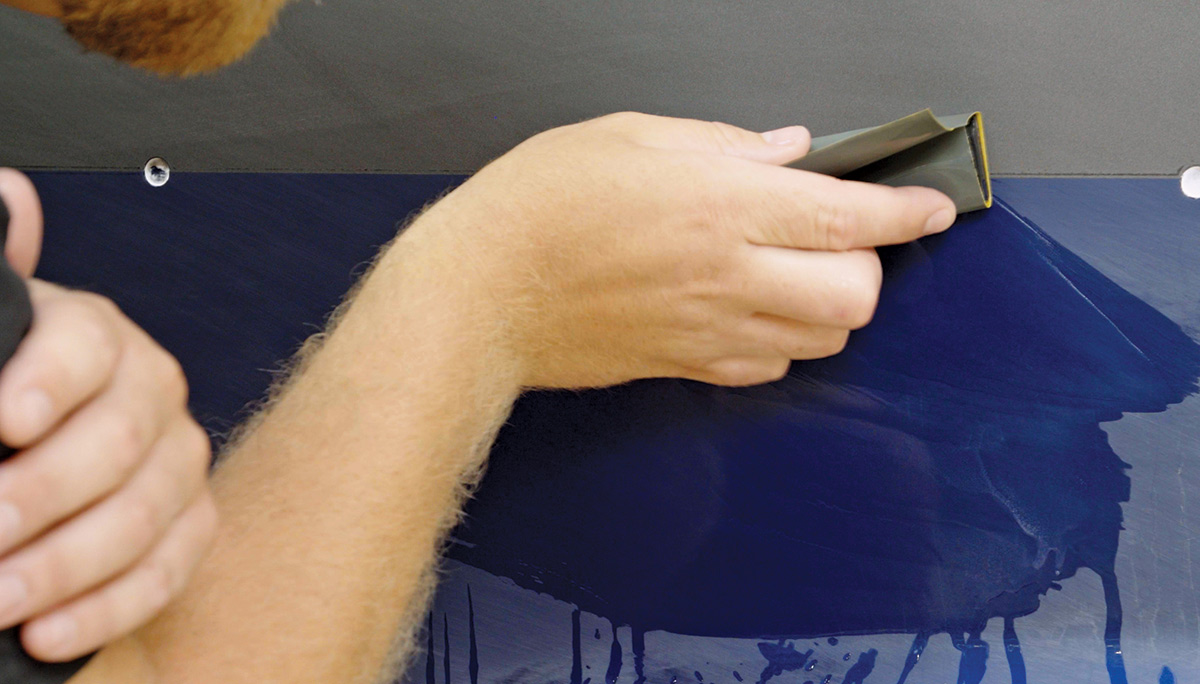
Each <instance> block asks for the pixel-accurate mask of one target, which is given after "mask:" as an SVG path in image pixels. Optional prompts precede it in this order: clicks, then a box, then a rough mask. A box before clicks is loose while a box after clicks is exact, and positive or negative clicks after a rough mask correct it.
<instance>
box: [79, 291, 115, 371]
mask: <svg viewBox="0 0 1200 684" xmlns="http://www.w3.org/2000/svg"><path fill="white" fill-rule="evenodd" d="M84 297H85V299H84V300H82V301H81V306H80V307H79V311H78V315H76V316H74V317H73V326H74V330H73V331H72V334H73V335H74V336H75V339H76V340H77V341H78V342H79V343H80V345H81V346H86V349H88V350H89V352H90V353H91V355H92V357H93V358H99V359H103V360H104V361H105V362H106V363H112V361H113V360H114V359H116V357H117V354H118V353H119V352H120V342H119V341H118V340H117V335H116V332H115V331H114V330H113V327H112V324H111V319H109V318H107V317H106V316H107V314H106V312H105V310H106V309H108V308H111V309H114V310H115V309H116V305H115V304H112V302H110V301H109V300H107V299H105V298H104V297H101V296H100V295H94V294H90V293H89V294H86V295H84Z"/></svg>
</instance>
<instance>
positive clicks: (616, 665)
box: [604, 622, 621, 684]
mask: <svg viewBox="0 0 1200 684" xmlns="http://www.w3.org/2000/svg"><path fill="white" fill-rule="evenodd" d="M620 676H621V642H620V641H619V640H618V639H617V625H616V623H615V622H614V623H613V624H612V647H611V648H609V650H608V671H607V672H605V673H604V681H605V682H606V684H616V681H617V678H619V677H620Z"/></svg>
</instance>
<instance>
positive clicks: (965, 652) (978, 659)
mask: <svg viewBox="0 0 1200 684" xmlns="http://www.w3.org/2000/svg"><path fill="white" fill-rule="evenodd" d="M982 633H983V629H982V628H979V629H977V630H975V631H973V632H970V633H969V634H968V636H967V640H966V641H965V642H964V641H963V638H962V636H961V635H957V634H951V635H950V640H951V641H953V642H954V647H955V648H957V649H958V650H959V651H962V656H961V657H960V658H959V660H958V684H979V683H980V682H981V681H983V675H984V673H986V672H987V659H988V644H987V642H986V641H984V640H983V639H981V638H980V635H981V634H982Z"/></svg>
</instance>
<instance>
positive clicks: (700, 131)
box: [596, 112, 812, 165]
mask: <svg viewBox="0 0 1200 684" xmlns="http://www.w3.org/2000/svg"><path fill="white" fill-rule="evenodd" d="M596 121H597V123H599V124H601V125H604V126H607V127H609V128H611V129H615V130H617V131H620V132H621V133H623V134H624V135H626V136H627V137H628V138H629V139H631V140H633V141H634V142H636V143H638V144H641V145H645V146H646V147H654V148H657V149H663V150H677V151H683V152H704V153H709V154H719V155H722V156H726V157H737V158H739V159H745V160H749V161H755V162H760V163H763V164H773V165H779V164H787V163H789V162H793V161H796V160H797V159H800V158H801V157H803V156H804V155H806V154H808V148H809V145H810V143H811V142H812V135H811V134H810V133H809V131H808V129H807V128H805V127H804V126H786V127H784V128H777V129H774V130H771V131H767V132H765V133H758V132H755V131H750V130H747V129H745V128H740V127H738V126H734V125H732V124H727V123H723V122H721V121H701V120H699V119H679V118H674V117H669V116H655V115H652V114H639V113H635V112H621V113H618V114H610V115H608V116H606V117H601V118H600V119H597V120H596Z"/></svg>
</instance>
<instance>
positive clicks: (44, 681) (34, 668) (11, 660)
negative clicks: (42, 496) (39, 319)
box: [0, 200, 88, 684]
mask: <svg viewBox="0 0 1200 684" xmlns="http://www.w3.org/2000/svg"><path fill="white" fill-rule="evenodd" d="M8 218H9V216H8V208H7V207H5V206H4V202H3V200H0V247H2V246H3V245H4V243H5V240H6V239H7V237H8ZM32 320H33V308H32V306H31V305H30V302H29V291H28V290H27V289H26V288H25V281H24V279H22V278H21V276H20V275H18V274H17V272H16V271H13V270H12V268H10V267H9V265H8V262H7V261H5V260H4V257H3V256H0V366H3V365H4V363H6V362H7V361H8V359H9V358H11V357H12V355H13V354H14V353H16V351H17V346H18V345H19V344H20V343H21V339H22V338H24V337H25V332H26V331H28V330H29V325H30V322H31V321H32ZM12 454H13V450H12V449H10V448H9V447H7V446H5V445H3V444H0V461H3V460H4V459H7V458H8V457H9V456H12ZM87 661H88V656H85V657H83V658H78V659H76V660H72V661H71V662H68V663H44V662H42V661H40V660H36V659H34V658H32V657H31V656H30V655H29V654H28V653H26V652H25V649H23V648H22V647H21V628H20V627H19V626H18V627H9V628H8V629H5V630H3V631H0V684H62V682H65V681H67V680H68V679H70V678H71V677H72V676H73V675H74V674H75V673H76V672H78V671H79V670H80V669H82V668H83V666H84V665H85V664H87Z"/></svg>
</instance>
